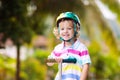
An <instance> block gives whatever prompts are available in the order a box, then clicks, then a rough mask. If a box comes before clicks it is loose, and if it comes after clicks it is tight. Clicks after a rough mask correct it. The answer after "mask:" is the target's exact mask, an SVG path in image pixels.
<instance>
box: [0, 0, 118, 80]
mask: <svg viewBox="0 0 120 80" xmlns="http://www.w3.org/2000/svg"><path fill="white" fill-rule="evenodd" d="M65 11H72V12H74V13H76V14H77V15H78V16H79V18H80V21H81V30H80V33H81V35H80V40H81V42H83V43H84V44H85V45H86V46H87V47H88V49H89V54H90V56H91V60H92V64H91V67H90V71H89V75H88V80H120V0H0V80H53V78H54V76H55V74H56V72H57V64H55V65H54V66H52V67H48V66H47V65H46V62H45V60H46V59H47V56H48V55H49V54H50V53H51V51H52V50H53V48H54V46H55V45H56V44H58V43H59V42H60V41H59V40H57V39H56V37H55V36H54V35H53V32H52V30H53V28H54V27H55V26H56V24H55V19H56V17H57V16H58V14H60V13H61V12H65Z"/></svg>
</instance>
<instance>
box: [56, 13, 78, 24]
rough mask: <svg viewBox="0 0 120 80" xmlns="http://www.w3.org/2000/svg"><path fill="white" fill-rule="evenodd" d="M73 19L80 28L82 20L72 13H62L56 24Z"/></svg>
mask: <svg viewBox="0 0 120 80" xmlns="http://www.w3.org/2000/svg"><path fill="white" fill-rule="evenodd" d="M64 18H66V19H72V20H73V21H75V23H78V25H79V26H80V20H79V18H78V16H77V15H76V14H74V13H72V12H64V13H61V14H60V15H59V16H58V17H57V19H56V23H57V25H58V23H59V22H60V20H61V19H64Z"/></svg>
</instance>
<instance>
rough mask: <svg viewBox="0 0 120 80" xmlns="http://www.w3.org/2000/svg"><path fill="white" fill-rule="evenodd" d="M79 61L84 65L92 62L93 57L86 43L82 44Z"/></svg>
mask: <svg viewBox="0 0 120 80" xmlns="http://www.w3.org/2000/svg"><path fill="white" fill-rule="evenodd" d="M77 62H78V64H80V65H84V64H86V63H88V64H91V59H90V55H89V52H88V49H87V47H86V46H84V45H82V48H81V49H80V54H79V58H77Z"/></svg>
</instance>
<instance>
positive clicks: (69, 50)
mask: <svg viewBox="0 0 120 80" xmlns="http://www.w3.org/2000/svg"><path fill="white" fill-rule="evenodd" d="M64 53H72V54H76V55H79V56H80V57H81V56H84V55H88V51H87V50H84V51H82V52H80V51H77V50H73V49H67V50H65V51H62V52H55V51H53V54H54V55H55V56H57V57H59V56H60V55H62V54H64Z"/></svg>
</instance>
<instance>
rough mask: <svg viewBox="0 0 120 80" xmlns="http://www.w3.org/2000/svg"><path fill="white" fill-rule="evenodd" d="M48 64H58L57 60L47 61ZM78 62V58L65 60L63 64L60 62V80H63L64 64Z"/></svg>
mask: <svg viewBox="0 0 120 80" xmlns="http://www.w3.org/2000/svg"><path fill="white" fill-rule="evenodd" d="M46 62H49V63H56V60H55V59H47V60H46ZM76 62H77V60H76V58H68V59H63V60H62V61H61V62H60V74H59V75H60V79H59V80H62V63H76Z"/></svg>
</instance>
